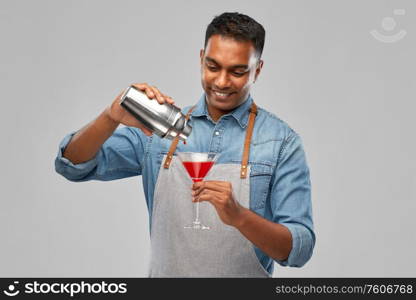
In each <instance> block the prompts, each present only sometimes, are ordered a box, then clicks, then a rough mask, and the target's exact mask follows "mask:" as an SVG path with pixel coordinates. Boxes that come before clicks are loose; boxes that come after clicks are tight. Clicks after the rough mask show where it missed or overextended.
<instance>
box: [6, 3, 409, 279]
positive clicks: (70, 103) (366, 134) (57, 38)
mask: <svg viewBox="0 0 416 300" xmlns="http://www.w3.org/2000/svg"><path fill="white" fill-rule="evenodd" d="M396 8H403V9H405V10H406V14H405V15H404V16H394V15H393V9H396ZM415 8H416V5H415V3H414V1H410V0H409V1H346V0H344V1H329V0H328V1H306V0H305V1H289V0H288V1H255V2H253V1H241V0H239V1H227V2H226V4H225V3H223V1H165V2H164V1H151V2H150V1H137V0H136V1H4V0H3V1H1V2H0V36H1V47H0V66H1V67H0V84H1V97H2V102H1V103H2V109H1V112H2V114H1V118H0V122H1V129H2V136H1V148H0V149H1V150H0V151H1V159H2V172H1V173H0V174H1V175H0V176H1V178H0V182H1V189H0V199H1V200H0V237H1V242H0V245H1V247H0V276H3V277H17V276H45V277H46V276H50V277H54V276H74V277H89V276H91V277H95V276H101V277H110V276H114V277H136V276H138V277H141V276H146V274H147V267H148V262H149V257H150V252H149V236H148V216H147V210H146V206H145V200H144V196H143V190H142V185H141V179H140V178H137V177H136V178H129V179H124V180H117V181H113V182H87V183H78V184H76V183H71V182H69V181H66V180H65V179H64V178H63V177H61V176H59V175H58V174H56V173H55V171H54V164H53V162H54V159H55V156H56V153H57V147H58V144H59V142H60V140H61V139H62V138H63V137H64V135H65V134H67V133H69V132H71V131H73V130H77V129H78V128H80V127H82V126H83V125H85V124H86V123H88V122H90V121H91V120H93V119H94V118H95V117H96V116H97V115H98V114H99V113H100V112H101V111H102V110H104V108H105V107H106V106H107V105H109V104H110V103H111V101H112V100H113V99H114V98H115V97H116V96H117V94H118V93H120V92H121V91H122V90H123V89H124V88H125V87H127V86H128V85H129V84H130V83H133V82H149V83H152V84H154V85H156V86H158V87H159V88H160V89H161V90H162V91H164V92H166V93H168V94H170V95H171V96H173V97H174V98H175V100H176V103H177V104H178V105H179V106H185V105H190V104H192V103H194V102H196V101H197V99H198V98H199V96H200V95H201V93H202V88H201V85H200V74H199V50H200V48H201V47H202V46H203V40H204V34H205V28H206V26H207V25H208V23H209V22H210V21H211V19H212V18H213V17H214V16H215V15H217V14H219V13H221V12H224V11H239V12H242V13H246V14H249V15H250V16H252V17H253V18H255V19H256V20H258V21H259V22H260V23H262V24H263V25H264V27H265V28H266V31H267V36H266V45H265V50H264V56H263V58H264V61H265V64H264V68H263V72H262V74H261V76H260V77H259V80H258V82H257V83H256V86H255V87H254V90H253V93H252V95H253V97H254V99H255V100H256V102H257V103H258V104H259V105H260V106H262V107H264V108H266V109H268V110H270V111H271V112H273V113H275V114H277V115H278V116H279V117H281V118H282V119H283V120H286V121H287V122H288V123H289V124H290V125H291V126H292V127H293V128H294V129H295V130H296V131H297V132H298V133H299V134H300V135H301V136H302V138H303V141H304V144H305V149H306V151H307V156H308V161H309V164H310V167H311V172H312V182H313V212H314V221H315V229H316V233H317V244H316V247H315V253H314V256H313V257H312V259H311V261H310V262H309V263H308V264H307V265H306V266H305V267H303V268H302V269H298V268H283V267H279V266H276V270H275V273H274V276H275V277H289V276H290V277H326V276H328V277H332V276H340V277H347V276H356V277H370V276H374V277H385V276H391V277H398V276H412V277H414V276H416V271H415V270H416V262H415V259H414V253H415V250H416V241H415V233H414V229H415V226H416V221H415V218H414V211H415V209H416V204H415V198H416V197H415V196H416V172H415V171H416V163H415V158H414V153H415V150H416V149H415V148H416V142H415V134H414V128H415V122H414V117H413V115H414V111H415V108H416V105H415V104H414V99H415V95H416V93H415V87H416V82H415V58H414V53H415V45H416V43H415V42H416V41H415V29H416V28H415V23H416V22H415V20H416V18H415V16H416V11H415ZM384 17H394V19H395V20H396V22H397V27H396V28H395V29H394V30H393V31H391V32H386V31H383V29H382V28H381V21H382V19H383V18H384ZM372 29H378V30H379V31H380V32H381V33H384V34H389V35H391V34H394V33H396V32H398V31H399V30H400V29H405V30H406V31H407V36H406V37H405V38H404V39H402V40H401V41H398V42H397V43H393V44H386V43H383V42H380V41H378V40H376V39H374V38H373V37H372V36H371V35H370V33H369V31H370V30H372Z"/></svg>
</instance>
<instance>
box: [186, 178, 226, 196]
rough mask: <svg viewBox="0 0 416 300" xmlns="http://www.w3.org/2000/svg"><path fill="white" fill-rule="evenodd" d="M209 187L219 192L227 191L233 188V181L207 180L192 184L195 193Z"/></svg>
mask: <svg viewBox="0 0 416 300" xmlns="http://www.w3.org/2000/svg"><path fill="white" fill-rule="evenodd" d="M205 189H209V190H213V191H217V192H225V191H228V190H231V189H232V186H231V183H230V182H228V181H214V180H207V181H201V182H196V183H194V184H193V185H192V190H193V192H195V194H199V193H200V192H201V191H202V190H205Z"/></svg>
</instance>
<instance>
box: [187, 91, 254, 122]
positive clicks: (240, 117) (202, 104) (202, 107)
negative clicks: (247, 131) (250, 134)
mask: <svg viewBox="0 0 416 300" xmlns="http://www.w3.org/2000/svg"><path fill="white" fill-rule="evenodd" d="M252 103H253V99H252V98H251V96H250V95H249V96H248V97H247V99H246V101H244V102H243V103H242V104H240V105H239V106H238V107H236V108H235V109H234V110H232V111H231V112H229V113H228V114H225V115H223V116H222V117H225V116H232V117H233V118H234V119H235V120H236V121H237V123H238V124H239V125H240V126H241V127H242V128H245V127H246V126H247V122H248V116H249V109H250V107H251V104H252ZM203 116H205V117H207V118H208V119H211V117H210V116H209V113H208V109H207V105H206V101H205V93H204V94H202V96H201V98H199V101H198V103H197V104H196V107H195V109H194V110H193V111H192V113H191V117H203Z"/></svg>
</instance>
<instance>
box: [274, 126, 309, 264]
mask: <svg viewBox="0 0 416 300" xmlns="http://www.w3.org/2000/svg"><path fill="white" fill-rule="evenodd" d="M272 181H273V182H272V190H271V197H272V198H271V199H272V202H271V206H272V212H273V221H274V222H276V223H279V224H281V225H284V226H286V227H287V228H288V229H289V231H290V233H291V234H292V250H291V251H290V254H289V257H288V258H287V259H286V260H284V261H282V260H276V262H277V263H279V264H280V265H281V266H290V267H302V266H303V265H304V264H305V263H306V262H307V261H308V260H309V259H310V258H311V256H312V252H313V248H314V246H315V233H314V231H313V221H312V203H311V182H310V172H309V168H308V165H307V162H306V155H305V152H304V150H303V145H302V141H301V139H300V137H299V136H298V135H297V134H296V133H294V132H292V134H291V135H290V136H289V137H288V138H287V139H286V140H285V142H284V143H283V145H282V148H281V151H280V154H279V159H278V164H277V167H276V170H275V173H274V175H273V176H272Z"/></svg>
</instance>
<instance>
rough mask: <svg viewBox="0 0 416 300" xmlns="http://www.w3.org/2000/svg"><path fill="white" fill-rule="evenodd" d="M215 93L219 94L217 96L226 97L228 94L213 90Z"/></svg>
mask: <svg viewBox="0 0 416 300" xmlns="http://www.w3.org/2000/svg"><path fill="white" fill-rule="evenodd" d="M214 93H215V95H217V96H219V97H227V96H228V95H230V94H225V93H219V92H214Z"/></svg>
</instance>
